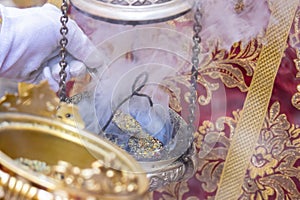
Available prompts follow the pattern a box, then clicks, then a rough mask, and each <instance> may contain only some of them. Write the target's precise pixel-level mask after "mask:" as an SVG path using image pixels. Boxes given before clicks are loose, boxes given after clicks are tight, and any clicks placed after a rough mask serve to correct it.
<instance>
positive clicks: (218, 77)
mask: <svg viewBox="0 0 300 200" xmlns="http://www.w3.org/2000/svg"><path fill="white" fill-rule="evenodd" d="M261 48H262V44H261V43H259V42H258V40H252V41H250V42H249V43H248V44H246V45H245V44H242V43H241V42H237V43H235V44H234V45H233V46H232V47H231V49H230V51H226V50H223V49H218V47H216V48H214V49H212V50H211V52H212V53H210V54H207V55H205V56H203V58H202V62H201V64H200V68H199V70H198V72H199V75H198V79H197V84H198V88H201V92H199V91H200V90H199V91H198V92H199V94H198V103H199V105H201V106H204V105H208V104H209V103H211V100H212V96H213V92H217V91H218V89H220V84H224V85H225V86H226V87H228V88H238V89H239V90H240V91H241V92H247V91H248V87H249V85H250V81H251V79H252V76H253V73H254V70H255V67H256V62H257V59H258V56H259V53H260V51H261ZM184 67H186V66H184ZM179 71H185V70H179ZM189 80H190V73H189V72H187V73H184V74H181V75H178V76H176V77H169V78H166V79H165V80H164V84H163V85H164V86H165V87H164V88H162V89H164V90H165V91H166V92H167V93H168V94H169V96H170V107H171V108H172V109H174V110H175V111H177V112H180V111H181V109H182V105H183V104H182V102H181V99H182V98H180V96H181V97H187V96H188V93H189V92H186V91H184V88H189V87H190V81H189ZM185 99H187V98H185ZM186 101H187V100H186Z"/></svg>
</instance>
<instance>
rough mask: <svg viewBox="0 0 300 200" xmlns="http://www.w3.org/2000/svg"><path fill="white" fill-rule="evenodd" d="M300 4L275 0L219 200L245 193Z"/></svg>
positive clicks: (225, 166) (235, 134) (228, 156)
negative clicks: (249, 170)
mask: <svg viewBox="0 0 300 200" xmlns="http://www.w3.org/2000/svg"><path fill="white" fill-rule="evenodd" d="M298 3H299V0H274V1H272V14H271V17H270V22H269V25H268V29H267V31H266V41H267V44H266V45H264V47H263V48H262V52H261V55H260V57H259V59H258V64H257V67H256V69H255V72H254V75H253V79H252V82H251V85H250V88H249V92H248V94H247V97H246V100H245V103H244V108H243V111H242V114H241V118H240V120H239V122H238V124H237V128H236V131H235V133H234V135H233V137H232V139H231V140H232V141H231V145H230V148H229V150H228V154H227V159H226V161H225V164H224V168H223V172H222V176H221V179H220V183H219V189H218V191H217V194H216V197H215V200H236V199H238V198H239V196H240V195H241V191H242V185H243V182H244V177H245V173H246V170H247V167H248V165H249V161H250V159H251V156H252V155H253V153H254V148H255V145H256V144H257V140H258V137H259V133H260V130H261V127H262V124H263V121H264V118H265V115H266V112H267V108H268V105H269V101H270V98H271V94H272V90H273V84H274V80H275V77H276V74H277V71H278V68H279V65H280V61H281V59H282V57H283V53H284V50H285V47H286V42H287V38H288V34H289V31H290V28H291V25H292V22H293V19H294V15H295V13H296V8H297V6H298Z"/></svg>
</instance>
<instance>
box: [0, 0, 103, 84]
mask: <svg viewBox="0 0 300 200" xmlns="http://www.w3.org/2000/svg"><path fill="white" fill-rule="evenodd" d="M0 11H1V16H2V26H1V32H0V41H1V42H0V77H6V78H11V79H14V80H16V81H27V82H37V81H40V80H41V79H44V78H46V79H48V80H49V82H50V85H55V84H56V83H51V81H53V80H56V77H58V73H59V70H57V69H58V67H59V66H58V64H57V63H58V61H59V60H58V59H57V57H58V56H57V55H58V54H59V47H60V45H59V41H60V39H61V38H62V36H61V34H60V28H61V22H60V17H61V15H62V14H61V11H60V10H59V9H58V8H57V7H55V6H54V5H52V4H45V5H44V6H42V7H32V8H26V9H18V8H13V7H4V6H2V5H0ZM67 27H68V29H69V31H68V33H67V38H68V44H67V47H66V48H67V51H68V53H69V54H71V56H69V60H68V61H69V69H67V71H68V72H69V73H68V75H71V76H72V75H75V76H76V75H78V74H79V73H82V72H85V65H86V66H87V67H90V68H95V67H99V66H102V65H103V64H104V63H103V62H104V61H103V60H104V56H103V54H102V53H101V52H100V51H99V50H97V49H96V47H95V46H94V45H93V44H92V42H91V41H90V40H89V38H88V37H87V36H86V35H85V34H84V33H83V31H82V30H81V29H80V28H79V27H78V25H77V24H76V23H75V21H74V20H72V19H69V21H68V22H67ZM55 57H56V59H54V60H56V61H57V63H56V64H55V63H53V62H52V63H51V62H50V64H49V62H48V61H49V60H51V59H52V60H53V58H55ZM70 58H72V59H77V60H78V61H76V62H75V63H76V68H74V69H72V64H71V63H72V59H70ZM79 61H81V62H79ZM82 62H83V63H84V64H83V63H82ZM53 66H56V67H55V70H53V69H52V68H53ZM73 66H74V62H73Z"/></svg>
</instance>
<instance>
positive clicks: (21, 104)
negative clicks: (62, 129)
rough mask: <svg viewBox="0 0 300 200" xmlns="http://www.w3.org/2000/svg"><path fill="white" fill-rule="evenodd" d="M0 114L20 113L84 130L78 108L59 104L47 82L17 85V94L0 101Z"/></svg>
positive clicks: (8, 95)
mask: <svg viewBox="0 0 300 200" xmlns="http://www.w3.org/2000/svg"><path fill="white" fill-rule="evenodd" d="M0 112H20V113H28V114H33V115H37V116H43V117H48V118H56V119H58V120H60V121H62V122H64V123H66V124H70V125H72V126H76V127H78V128H84V122H83V120H82V118H81V117H80V114H79V111H78V108H77V107H76V106H74V105H71V104H66V103H63V102H59V98H58V97H57V95H56V93H55V92H54V91H53V90H52V89H51V88H50V86H49V84H48V82H47V81H42V82H41V83H40V84H38V85H34V84H29V83H24V82H21V83H19V84H18V94H6V95H5V96H3V97H2V98H1V99H0Z"/></svg>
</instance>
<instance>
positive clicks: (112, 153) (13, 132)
mask: <svg viewBox="0 0 300 200" xmlns="http://www.w3.org/2000/svg"><path fill="white" fill-rule="evenodd" d="M46 86H47V84H45V83H42V86H41V85H40V86H32V85H26V84H25V85H23V87H21V88H20V87H19V95H12V96H15V98H11V96H9V95H6V96H5V97H3V98H2V99H1V100H0V110H1V112H0V150H1V151H0V199H42V200H46V199H59V198H60V199H101V200H110V199H121V200H122V199H124V200H125V199H126V200H130V199H132V200H135V199H144V198H146V196H145V194H146V192H147V190H148V184H149V183H148V179H147V177H146V175H145V172H144V170H143V169H142V168H141V167H140V165H139V164H138V163H137V162H136V161H135V160H134V159H133V158H132V157H131V156H130V155H128V154H127V153H126V152H125V151H123V150H122V149H120V148H119V147H118V146H116V145H114V144H112V143H110V142H108V141H107V140H105V139H102V138H99V137H97V136H95V135H93V134H91V133H89V132H87V131H85V130H83V129H81V128H79V127H76V124H73V125H70V124H67V123H66V122H65V121H64V120H65V119H63V117H69V118H71V117H74V115H77V114H76V108H75V107H72V109H70V108H69V109H58V110H60V112H58V111H57V109H55V110H56V112H55V113H56V115H55V117H45V116H38V115H34V114H33V110H31V111H30V112H29V113H26V112H22V113H21V112H20V111H19V110H18V109H17V107H18V106H16V105H19V106H20V107H22V108H24V107H25V108H26V107H28V105H35V103H34V102H36V101H37V100H40V98H43V100H44V103H45V104H47V103H48V105H47V107H48V109H46V111H49V112H48V113H52V111H53V110H52V108H53V106H54V104H55V103H53V102H56V100H55V101H52V100H51V102H52V103H53V105H50V103H49V102H50V99H48V100H47V98H45V96H46V97H47V96H48V97H49V96H51V95H49V93H48V92H49V91H45V90H40V89H41V88H45V87H46ZM22 88H23V89H22ZM24 88H25V90H24ZM33 91H34V92H33ZM37 92H38V93H37ZM7 96H8V97H10V98H7ZM27 97H28V98H27ZM25 99H27V101H25ZM28 99H30V103H28ZM57 102H58V101H57ZM58 104H59V105H60V103H58ZM21 105H22V106H21ZM36 105H38V103H37V104H36ZM63 106H69V105H62V107H63ZM29 107H30V106H29ZM30 108H31V107H30ZM56 108H57V107H56ZM35 110H36V111H38V110H39V108H38V107H36V108H35ZM66 110H67V111H68V112H66ZM70 111H72V112H70ZM45 113H47V112H44V114H45ZM57 113H59V114H57ZM62 120H63V121H62ZM69 120H70V119H69ZM71 121H72V120H71ZM74 125H75V126H74ZM20 161H21V162H20Z"/></svg>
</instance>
